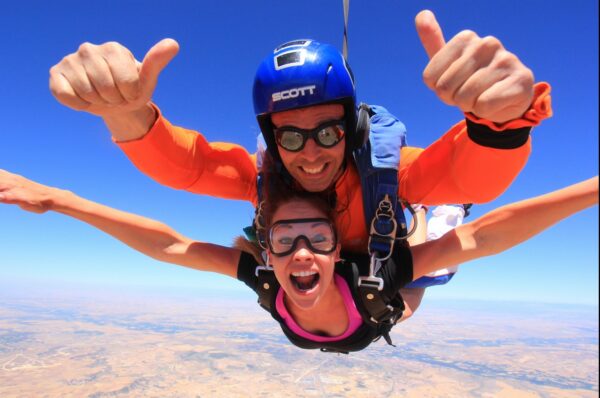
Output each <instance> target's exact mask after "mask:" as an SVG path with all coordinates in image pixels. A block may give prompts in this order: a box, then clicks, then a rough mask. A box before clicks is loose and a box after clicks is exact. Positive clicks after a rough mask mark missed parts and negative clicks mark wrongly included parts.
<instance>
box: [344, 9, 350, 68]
mask: <svg viewBox="0 0 600 398" xmlns="http://www.w3.org/2000/svg"><path fill="white" fill-rule="evenodd" d="M343 1H344V41H343V43H342V55H343V56H344V59H345V60H348V12H349V11H350V0H343Z"/></svg>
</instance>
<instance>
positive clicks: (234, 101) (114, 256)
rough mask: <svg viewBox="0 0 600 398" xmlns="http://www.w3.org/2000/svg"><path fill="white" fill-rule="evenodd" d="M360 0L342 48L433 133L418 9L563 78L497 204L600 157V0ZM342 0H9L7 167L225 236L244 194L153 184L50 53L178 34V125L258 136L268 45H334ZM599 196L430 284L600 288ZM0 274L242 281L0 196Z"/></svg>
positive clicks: (563, 293) (375, 86) (443, 290)
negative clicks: (259, 76)
mask: <svg viewBox="0 0 600 398" xmlns="http://www.w3.org/2000/svg"><path fill="white" fill-rule="evenodd" d="M377 3H378V7H374V6H373V2H370V1H359V0H354V1H352V4H351V10H350V26H349V36H350V42H349V47H350V50H349V61H350V64H351V65H352V67H353V70H354V74H355V76H356V80H357V90H358V97H359V99H360V100H361V101H364V102H368V103H372V104H381V105H384V106H386V107H387V108H388V109H389V110H390V111H392V112H393V113H395V114H396V115H397V116H398V117H399V118H400V119H401V120H402V121H403V122H404V123H405V124H406V126H407V128H408V134H409V135H408V140H409V143H410V144H411V145H414V146H421V147H425V146H427V145H429V144H430V143H431V142H433V141H434V140H435V139H436V138H437V137H439V136H440V135H441V134H443V132H445V131H446V129H447V128H449V127H450V126H451V125H452V124H454V123H455V122H456V121H458V120H460V118H461V114H460V112H459V111H458V110H456V109H455V108H452V107H448V106H446V105H444V104H443V103H442V102H441V101H439V100H438V99H437V97H436V96H435V95H434V94H433V93H432V92H431V91H429V90H428V89H427V87H425V85H424V84H423V83H422V80H421V72H422V70H423V68H424V66H425V65H426V63H427V57H426V54H425V51H424V50H423V48H422V47H421V44H420V42H419V40H418V37H417V34H416V31H415V29H414V23H413V20H414V16H415V15H416V14H417V12H418V11H419V10H421V9H424V8H429V9H431V10H433V11H434V13H435V14H436V16H437V18H438V20H439V22H440V25H441V26H442V29H443V30H444V33H445V35H446V38H447V39H449V38H450V37H452V36H453V35H454V34H456V33H458V32H459V31H460V30H462V29H466V28H468V29H472V30H474V31H476V32H478V33H479V34H480V35H482V36H483V35H494V36H496V37H498V38H500V39H501V40H502V42H503V43H504V45H505V47H507V48H508V49H509V50H511V51H512V52H514V53H515V54H517V55H518V56H519V57H520V58H521V60H522V61H523V62H524V63H525V64H526V65H527V66H529V67H530V68H531V69H532V70H533V72H534V74H535V76H536V80H538V81H542V80H545V81H548V82H550V83H551V84H552V86H553V107H554V113H555V115H554V117H553V118H552V119H549V120H547V121H545V122H544V123H543V125H542V126H540V127H539V128H537V129H536V130H535V131H534V133H533V148H534V150H533V154H532V156H531V158H530V160H529V163H528V164H527V166H526V168H525V170H524V171H523V172H522V173H521V174H520V176H519V177H518V178H517V180H516V181H515V183H514V184H513V185H512V186H511V187H510V188H509V189H508V190H507V192H506V193H505V194H503V195H502V196H501V197H500V198H498V199H497V200H496V201H494V202H493V203H491V204H486V205H481V206H476V207H474V208H473V212H472V214H473V216H472V217H474V216H477V215H481V214H483V213H484V212H486V211H488V210H490V209H493V208H495V207H497V206H499V205H502V204H504V203H508V202H512V201H515V200H519V199H523V198H527V197H530V196H534V195H538V194H541V193H545V192H548V191H551V190H553V189H557V188H560V187H562V186H565V185H568V184H571V183H574V182H577V181H580V180H583V179H585V178H589V177H591V176H593V175H595V174H597V172H598V111H597V109H598V3H597V2H596V1H591V0H581V1H577V2H568V3H567V2H558V1H555V2H548V1H539V0H534V1H516V0H509V1H502V2H500V1H496V2H492V1H451V2H449V1H416V0H410V1H408V0H407V1H402V2H400V1H381V2H377ZM342 28H343V19H342V1H329V2H324V1H316V0H309V1H302V2H290V1H287V2H282V1H261V2H248V1H231V0H223V1H220V2H208V1H207V2H194V1H176V2H150V1H122V2H116V1H114V2H109V1H105V2H80V1H63V0H58V1H54V2H46V3H41V2H33V1H24V2H18V3H17V2H10V3H7V4H4V6H3V10H2V13H1V15H0V48H2V49H3V55H2V62H1V63H0V81H1V85H2V93H3V95H2V96H1V97H0V112H1V118H2V121H3V123H4V124H3V131H2V141H3V142H2V145H0V168H3V169H6V170H9V171H12V172H16V173H19V174H22V175H24V176H26V177H29V178H31V179H34V180H37V181H40V182H42V183H45V184H48V185H53V186H58V187H62V188H65V189H69V190H72V191H74V192H76V193H78V194H80V195H81V196H84V197H87V198H89V199H92V200H96V201H99V202H101V203H104V204H107V205H110V206H114V207H117V208H120V209H123V210H127V211H132V212H136V213H138V214H142V215H145V216H148V217H151V218H156V219H159V220H162V221H164V222H166V223H167V224H169V225H171V226H172V227H174V228H175V229H177V230H179V231H181V232H182V233H184V234H186V235H188V236H191V237H194V238H196V239H199V240H206V241H211V242H215V243H220V244H229V243H230V242H231V241H232V239H233V238H234V236H235V235H237V234H239V233H240V232H241V229H242V227H243V226H245V225H248V223H249V222H250V219H251V217H252V208H251V206H250V205H249V204H247V203H242V202H234V201H225V200H219V199H213V198H207V197H201V196H198V195H194V194H190V193H186V192H181V191H175V190H172V189H169V188H166V187H162V186H159V185H158V184H156V183H154V182H153V181H151V180H149V179H148V178H147V177H145V176H143V175H142V174H141V173H139V172H138V171H137V170H136V169H135V168H134V167H133V166H132V165H131V164H130V163H129V161H128V160H127V159H126V158H125V156H124V155H123V154H122V153H121V152H120V151H119V149H118V148H117V147H116V146H115V145H114V144H112V142H111V140H110V138H109V134H108V132H107V130H106V128H105V127H104V125H103V123H102V122H101V120H100V119H98V118H96V117H94V116H91V115H88V114H86V113H82V112H75V111H72V110H70V109H67V108H65V107H63V106H61V105H60V104H58V103H57V102H56V101H55V100H54V98H53V97H52V96H51V94H50V92H49V90H48V69H49V68H50V67H51V66H52V65H53V64H55V63H57V62H58V61H59V60H60V59H61V58H62V57H63V56H65V55H66V54H68V53H71V52H73V51H75V50H76V49H77V47H78V46H79V44H81V43H82V42H84V41H89V42H92V43H96V44H98V43H103V42H106V41H119V42H121V43H123V44H124V45H126V46H127V47H128V48H129V49H130V50H131V51H132V52H133V53H134V55H135V56H136V57H137V58H138V59H141V58H143V55H144V54H145V52H146V51H147V50H148V49H149V48H150V47H151V46H152V45H153V44H154V43H156V42H157V41H159V40H160V39H162V38H165V37H171V38H174V39H176V40H178V41H179V43H180V46H181V51H180V53H179V55H178V56H177V57H176V58H175V60H174V61H173V62H172V63H171V64H170V65H169V66H168V67H167V69H166V70H165V71H164V72H163V74H162V75H161V77H160V81H159V84H158V87H157V90H156V92H155V96H154V100H155V102H156V103H158V104H159V106H160V107H161V109H162V111H163V113H164V114H165V115H166V116H167V117H168V118H169V119H170V120H171V121H172V122H174V123H176V124H178V125H182V126H186V127H189V128H193V129H196V130H200V131H202V132H203V133H204V134H205V135H206V136H207V138H208V139H209V140H212V141H232V142H237V143H240V144H242V145H244V146H245V147H246V148H248V149H249V150H254V148H255V136H256V134H257V133H258V127H257V124H256V122H255V119H254V115H253V111H252V102H251V86H252V80H253V75H254V72H255V68H256V66H257V65H258V63H259V61H260V60H261V59H262V58H263V57H264V56H265V55H266V54H267V53H269V52H270V51H271V50H272V49H273V48H274V47H275V46H276V45H278V44H280V43H281V42H284V41H287V40H290V39H295V38H314V39H317V40H320V41H323V42H329V43H332V44H335V45H336V46H338V47H339V48H341V43H342ZM597 219H598V209H597V208H594V209H591V210H587V211H585V212H583V213H581V214H579V215H577V216H575V217H572V218H571V219H569V220H566V221H564V222H562V223H561V224H559V225H558V226H556V227H554V228H553V229H551V230H549V231H547V232H545V233H544V234H542V235H540V236H538V237H536V238H534V239H533V240H531V241H529V242H527V243H525V244H523V245H522V246H521V247H518V248H515V249H513V250H511V251H509V252H508V253H504V254H502V255H499V256H496V257H494V258H487V259H483V260H479V261H476V262H473V263H471V264H467V265H465V266H463V268H462V270H461V271H460V273H459V274H458V275H457V277H456V278H455V279H454V280H453V281H452V282H451V283H450V284H449V285H447V286H444V287H436V288H432V289H429V292H428V297H430V298H478V299H492V300H521V301H545V302H566V303H589V304H596V305H597V303H598V298H597V297H598V265H597V262H598V243H597V241H598V221H597ZM0 226H1V228H0V285H2V284H4V285H11V286H12V287H13V288H14V287H18V288H19V287H20V288H22V289H23V291H27V290H36V289H38V288H40V287H52V288H60V287H61V286H74V285H81V286H99V287H102V286H107V287H108V286H117V287H120V288H123V289H129V288H132V287H137V288H142V289H151V290H152V289H154V290H156V291H159V290H163V289H175V290H189V291H190V292H199V291H200V290H201V289H203V288H207V287H210V288H211V289H216V290H219V291H229V292H241V291H243V290H244V289H246V288H245V286H243V285H242V284H239V283H238V282H236V281H232V280H227V279H226V278H222V277H219V276H215V275H209V274H205V273H200V272H197V271H192V270H187V269H184V268H180V267H176V266H171V265H165V264H161V263H158V262H156V261H153V260H150V259H147V258H145V257H144V256H142V255H139V254H137V253H135V252H133V251H132V250H131V249H129V248H127V247H125V246H123V245H122V244H120V243H118V242H116V241H114V240H113V239H112V238H109V237H106V236H104V235H103V234H102V233H100V232H98V231H95V230H93V229H92V228H90V227H88V226H86V225H84V224H81V223H79V222H77V221H74V220H71V219H68V218H66V217H64V216H61V215H57V214H45V215H41V216H40V215H34V214H30V213H24V212H22V211H21V210H19V209H18V208H15V207H9V206H0Z"/></svg>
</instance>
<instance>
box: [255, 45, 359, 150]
mask: <svg viewBox="0 0 600 398" xmlns="http://www.w3.org/2000/svg"><path fill="white" fill-rule="evenodd" d="M252 94H253V98H254V112H255V114H256V118H257V119H258V124H259V125H260V129H261V131H262V133H263V136H264V138H265V141H266V143H267V149H268V150H269V152H270V153H271V154H272V155H273V156H274V158H275V159H280V157H279V153H278V151H277V145H276V143H275V137H274V135H273V125H272V124H271V114H272V113H274V112H281V111H286V110H291V109H297V108H303V107H307V106H312V105H319V104H330V103H338V104H341V105H343V106H344V118H345V121H346V130H347V131H346V136H345V139H346V149H347V150H348V151H352V150H353V149H355V148H356V147H358V146H360V145H362V141H363V139H362V137H361V138H358V137H355V129H356V91H355V88H354V76H353V74H352V70H351V69H350V66H349V65H348V63H347V62H346V60H345V59H344V57H343V56H342V54H341V53H340V52H339V51H338V50H337V49H336V48H335V47H333V46H331V45H329V44H323V43H319V42H316V41H314V40H308V39H305V40H294V41H290V42H287V43H284V44H282V45H280V46H279V47H277V48H276V49H275V50H274V52H273V53H272V54H269V55H268V56H267V57H266V58H264V59H263V61H262V62H261V64H260V65H259V67H258V70H257V71H256V76H255V78H254V87H253V90H252ZM359 142H360V143H361V144H358V143H359Z"/></svg>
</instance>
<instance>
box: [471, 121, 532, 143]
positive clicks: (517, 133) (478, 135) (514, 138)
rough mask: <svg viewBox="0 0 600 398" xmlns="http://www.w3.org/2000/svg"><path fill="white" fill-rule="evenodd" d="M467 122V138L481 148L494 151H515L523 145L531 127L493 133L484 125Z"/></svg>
mask: <svg viewBox="0 0 600 398" xmlns="http://www.w3.org/2000/svg"><path fill="white" fill-rule="evenodd" d="M466 121H467V134H468V135H469V138H470V139H471V140H472V141H473V142H475V143H476V144H479V145H481V146H486V147H488V148H496V149H515V148H518V147H520V146H523V145H525V143H526V142H527V139H528V138H529V132H530V131H531V127H530V126H528V127H521V128H518V129H511V130H504V131H494V130H492V129H491V128H489V127H488V126H486V125H484V124H478V123H475V122H472V121H471V120H469V119H466Z"/></svg>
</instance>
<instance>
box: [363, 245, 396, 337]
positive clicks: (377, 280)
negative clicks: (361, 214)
mask: <svg viewBox="0 0 600 398" xmlns="http://www.w3.org/2000/svg"><path fill="white" fill-rule="evenodd" d="M381 262H382V260H380V259H378V258H377V257H375V255H374V254H373V255H371V261H370V266H369V275H368V276H359V277H358V283H357V284H358V293H359V295H360V298H361V300H362V303H363V306H364V308H365V309H366V310H367V313H368V314H369V315H370V319H369V320H370V321H371V322H373V323H377V324H389V325H394V324H395V323H396V321H398V319H400V317H401V316H402V313H403V311H404V300H402V299H399V300H389V299H388V298H387V297H386V296H385V294H384V292H383V286H384V281H383V278H381V277H379V276H377V273H378V271H379V270H380V269H381V265H382V263H381ZM388 338H389V336H388V337H386V341H388ZM388 343H390V344H391V340H390V341H388Z"/></svg>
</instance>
